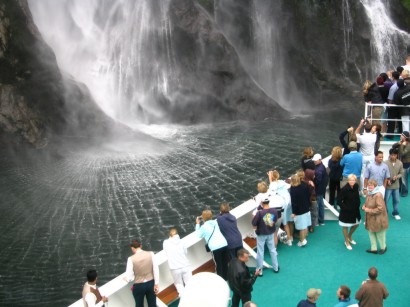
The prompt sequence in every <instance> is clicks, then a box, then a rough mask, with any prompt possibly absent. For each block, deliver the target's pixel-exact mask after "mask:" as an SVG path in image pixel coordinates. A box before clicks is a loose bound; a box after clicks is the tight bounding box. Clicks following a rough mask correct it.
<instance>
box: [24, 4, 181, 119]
mask: <svg viewBox="0 0 410 307" xmlns="http://www.w3.org/2000/svg"><path fill="white" fill-rule="evenodd" d="M29 5H30V9H31V11H32V13H33V18H34V21H35V23H36V25H37V26H38V27H39V29H40V31H41V33H42V35H43V36H44V39H45V40H46V41H47V43H49V44H50V45H51V47H52V48H53V50H54V51H55V53H56V57H57V61H58V64H59V66H60V68H62V69H63V70H64V71H66V72H68V73H69V74H71V75H73V76H74V77H75V78H76V79H77V80H79V81H81V82H83V83H85V84H86V85H87V86H88V88H89V89H90V91H91V94H92V95H93V97H94V99H95V100H96V102H97V103H98V104H99V105H100V107H101V108H102V109H103V110H104V111H105V112H106V113H107V114H108V115H110V116H111V117H113V118H115V119H117V120H119V121H122V122H124V123H127V124H129V125H135V124H136V123H137V122H144V121H145V120H146V118H147V117H150V118H153V117H157V118H160V117H161V116H163V114H158V113H159V111H158V110H159V108H156V105H155V102H156V101H158V98H159V100H161V101H166V100H167V99H166V97H167V94H168V90H169V88H170V83H172V82H176V80H175V79H176V78H175V77H174V62H175V55H174V53H173V48H172V43H171V39H170V38H171V35H172V33H171V27H170V21H169V18H168V7H169V1H168V0H139V1H130V0H117V1H107V0H101V1H99V0H89V1H86V2H84V1H82V0H64V1H63V0H62V1H53V0H43V1H36V0H29ZM48 12H53V14H50V13H48ZM56 28H58V35H56V34H55V29H56ZM148 115H149V116H148Z"/></svg>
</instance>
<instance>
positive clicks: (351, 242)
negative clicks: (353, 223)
mask: <svg viewBox="0 0 410 307" xmlns="http://www.w3.org/2000/svg"><path fill="white" fill-rule="evenodd" d="M349 242H350V244H353V245H356V244H357V243H356V241H355V240H353V239H351V240H349Z"/></svg>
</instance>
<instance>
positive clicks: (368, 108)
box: [363, 102, 410, 136]
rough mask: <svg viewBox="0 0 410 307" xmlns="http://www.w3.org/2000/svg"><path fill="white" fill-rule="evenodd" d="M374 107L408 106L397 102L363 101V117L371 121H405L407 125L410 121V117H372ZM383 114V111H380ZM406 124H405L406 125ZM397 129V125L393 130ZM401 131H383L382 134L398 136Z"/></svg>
mask: <svg viewBox="0 0 410 307" xmlns="http://www.w3.org/2000/svg"><path fill="white" fill-rule="evenodd" d="M374 107H383V108H389V107H395V108H410V106H407V105H406V106H403V105H397V104H391V103H370V102H366V103H365V108H364V117H363V118H365V119H368V120H370V122H373V120H380V121H382V122H387V123H388V122H402V123H403V122H405V123H406V124H407V125H408V123H409V122H410V119H408V120H402V119H401V118H398V119H389V118H374V117H373V108H374ZM382 114H383V113H382ZM407 125H406V126H407ZM396 130H397V126H396V127H395V130H394V131H396ZM400 134H401V132H400V131H399V132H393V133H388V132H383V133H382V135H383V136H400Z"/></svg>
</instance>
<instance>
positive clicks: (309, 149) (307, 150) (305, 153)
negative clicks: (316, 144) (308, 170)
mask: <svg viewBox="0 0 410 307" xmlns="http://www.w3.org/2000/svg"><path fill="white" fill-rule="evenodd" d="M313 154H314V152H313V148H312V147H305V149H303V156H304V157H313Z"/></svg>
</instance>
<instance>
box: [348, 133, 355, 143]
mask: <svg viewBox="0 0 410 307" xmlns="http://www.w3.org/2000/svg"><path fill="white" fill-rule="evenodd" d="M352 141H353V142H356V143H357V135H356V133H355V132H354V130H353V132H352V133H349V142H352Z"/></svg>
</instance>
